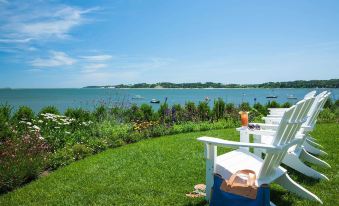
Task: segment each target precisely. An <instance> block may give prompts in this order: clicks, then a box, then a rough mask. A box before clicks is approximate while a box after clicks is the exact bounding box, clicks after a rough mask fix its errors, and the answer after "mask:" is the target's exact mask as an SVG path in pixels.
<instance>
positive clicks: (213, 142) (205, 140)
mask: <svg viewBox="0 0 339 206" xmlns="http://www.w3.org/2000/svg"><path fill="white" fill-rule="evenodd" d="M198 141H200V142H203V143H205V144H211V145H214V146H220V147H233V148H238V147H252V148H261V149H266V150H267V151H271V152H275V151H279V150H281V148H280V147H276V146H274V145H267V144H261V143H246V142H235V141H229V140H223V139H218V138H214V137H199V138H198Z"/></svg>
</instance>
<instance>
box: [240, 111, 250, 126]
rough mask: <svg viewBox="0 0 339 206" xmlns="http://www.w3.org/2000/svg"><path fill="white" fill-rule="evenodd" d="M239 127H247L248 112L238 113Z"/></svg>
mask: <svg viewBox="0 0 339 206" xmlns="http://www.w3.org/2000/svg"><path fill="white" fill-rule="evenodd" d="M239 114H240V118H241V126H243V127H247V125H248V112H244V111H240V112H239Z"/></svg>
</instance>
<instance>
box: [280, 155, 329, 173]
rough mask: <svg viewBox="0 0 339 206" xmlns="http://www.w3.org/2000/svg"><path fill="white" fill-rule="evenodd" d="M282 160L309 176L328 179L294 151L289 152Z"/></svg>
mask: <svg viewBox="0 0 339 206" xmlns="http://www.w3.org/2000/svg"><path fill="white" fill-rule="evenodd" d="M282 162H283V163H284V164H286V165H287V166H289V167H291V168H293V169H295V170H297V171H298V172H300V173H302V174H304V175H306V176H308V177H312V178H314V179H325V180H328V177H326V176H325V175H323V174H321V173H320V172H317V171H316V170H314V169H312V168H310V167H309V166H307V165H306V164H305V163H303V162H302V161H301V160H300V159H299V157H298V156H296V155H295V154H294V153H287V154H286V155H285V157H284V159H283V161H282Z"/></svg>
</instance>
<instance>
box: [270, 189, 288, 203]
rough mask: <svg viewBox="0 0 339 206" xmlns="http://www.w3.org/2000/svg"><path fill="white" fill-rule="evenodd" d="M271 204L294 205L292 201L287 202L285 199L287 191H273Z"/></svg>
mask: <svg viewBox="0 0 339 206" xmlns="http://www.w3.org/2000/svg"><path fill="white" fill-rule="evenodd" d="M270 192H271V202H273V203H274V204H275V205H277V206H279V205H283V206H291V205H293V201H292V200H286V199H284V198H283V196H284V195H286V193H287V191H286V190H273V189H271V191H270Z"/></svg>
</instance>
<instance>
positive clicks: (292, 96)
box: [287, 94, 298, 99]
mask: <svg viewBox="0 0 339 206" xmlns="http://www.w3.org/2000/svg"><path fill="white" fill-rule="evenodd" d="M287 99H298V98H297V97H296V96H294V95H293V94H292V95H288V96H287Z"/></svg>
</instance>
